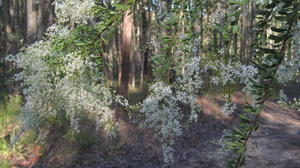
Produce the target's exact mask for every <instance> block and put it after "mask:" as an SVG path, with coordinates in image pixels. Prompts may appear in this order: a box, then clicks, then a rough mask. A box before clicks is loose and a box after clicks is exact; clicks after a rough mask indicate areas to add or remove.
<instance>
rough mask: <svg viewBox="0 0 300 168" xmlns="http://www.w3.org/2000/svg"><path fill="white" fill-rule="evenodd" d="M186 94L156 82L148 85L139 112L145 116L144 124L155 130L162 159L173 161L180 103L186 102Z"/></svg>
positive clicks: (179, 120) (179, 125)
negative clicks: (146, 95)
mask: <svg viewBox="0 0 300 168" xmlns="http://www.w3.org/2000/svg"><path fill="white" fill-rule="evenodd" d="M188 101H189V99H188V96H187V94H186V93H184V92H181V91H174V90H173V89H172V87H171V86H170V85H166V84H165V83H163V82H156V83H154V84H153V85H152V86H151V87H150V94H149V95H148V97H147V98H146V99H145V100H144V101H143V103H142V109H141V112H142V114H143V115H144V116H145V125H146V126H147V127H150V128H152V129H154V130H155V131H156V135H157V136H158V137H160V140H161V142H162V147H163V149H162V150H163V154H164V161H165V162H166V163H170V162H172V161H173V153H172V151H173V149H172V145H173V144H174V138H176V137H178V136H180V135H181V134H182V125H181V123H182V120H183V117H184V116H183V112H182V109H181V105H182V104H188Z"/></svg>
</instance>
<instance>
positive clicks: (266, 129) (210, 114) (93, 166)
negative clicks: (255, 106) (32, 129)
mask: <svg viewBox="0 0 300 168" xmlns="http://www.w3.org/2000/svg"><path fill="white" fill-rule="evenodd" d="M288 88H289V89H288V90H286V93H287V95H288V97H289V98H293V97H298V98H299V96H300V88H297V86H296V85H291V86H289V87H288ZM197 101H198V102H199V103H200V104H202V105H203V114H202V115H201V116H200V118H199V120H198V121H197V122H196V123H194V124H193V125H192V126H191V127H190V128H189V129H186V131H185V133H184V135H183V136H181V137H179V138H178V139H177V140H176V144H175V151H176V152H175V155H174V156H175V162H174V163H173V164H172V165H170V166H168V167H170V168H225V167H226V166H225V157H227V156H228V154H226V153H224V152H223V151H222V145H221V144H220V143H218V140H219V139H220V138H221V137H222V135H223V132H224V130H226V129H230V128H232V126H234V125H237V123H238V114H239V113H240V112H241V110H242V107H243V106H244V105H245V102H244V94H243V93H241V92H236V93H235V94H234V98H233V101H234V102H235V103H236V104H237V105H238V111H237V112H236V113H235V114H234V115H233V116H231V117H225V116H223V115H222V113H221V110H220V109H221V106H222V104H223V103H224V101H223V100H222V99H221V96H220V95H214V94H209V95H204V96H202V98H199V99H198V100H197ZM261 119H262V120H261V124H260V127H259V129H258V130H257V131H256V132H254V133H253V135H252V136H251V138H250V141H249V143H248V147H247V149H248V150H247V157H246V165H245V166H244V167H243V168H299V167H300V112H299V111H297V110H295V109H291V108H289V107H285V106H283V105H281V104H278V103H277V102H276V101H272V100H269V101H267V102H266V104H265V108H264V111H263V112H262V114H261ZM119 126H120V130H119V132H120V134H121V137H122V138H119V139H114V142H112V141H110V140H107V139H106V140H105V139H102V141H101V142H100V143H97V144H93V145H87V147H86V148H80V149H79V147H78V145H76V144H74V143H66V142H65V141H64V140H61V139H60V138H53V140H52V142H50V143H48V144H47V145H46V147H45V146H44V147H43V149H41V147H39V146H35V147H32V148H31V150H29V151H28V152H27V156H26V157H25V160H24V159H23V160H21V161H20V160H18V161H15V162H14V165H16V167H17V166H21V167H35V168H63V167H66V168H161V167H163V158H162V155H161V150H160V144H159V142H158V140H157V139H156V138H155V137H154V136H153V132H151V131H149V130H146V129H141V128H138V127H137V126H136V125H135V124H133V123H130V122H129V121H126V120H125V121H120V123H119ZM57 137H59V135H57ZM40 153H43V155H42V156H41V154H40ZM24 163H27V164H24Z"/></svg>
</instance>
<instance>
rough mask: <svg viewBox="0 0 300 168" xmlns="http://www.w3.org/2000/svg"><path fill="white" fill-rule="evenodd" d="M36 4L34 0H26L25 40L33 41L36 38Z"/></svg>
mask: <svg viewBox="0 0 300 168" xmlns="http://www.w3.org/2000/svg"><path fill="white" fill-rule="evenodd" d="M36 8H37V5H36V1H35V0H26V20H27V25H26V42H27V43H28V44H30V43H33V42H34V41H36V39H37V9H36Z"/></svg>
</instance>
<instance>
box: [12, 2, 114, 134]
mask: <svg viewBox="0 0 300 168" xmlns="http://www.w3.org/2000/svg"><path fill="white" fill-rule="evenodd" d="M54 3H55V4H56V14H57V22H56V23H55V24H54V25H53V26H51V27H50V29H49V31H48V34H47V37H46V38H45V40H43V41H39V42H36V43H34V44H32V45H30V46H28V47H26V48H25V49H23V51H22V52H20V53H19V54H17V55H16V56H9V57H7V60H8V61H13V62H14V63H15V65H16V67H17V68H19V69H20V70H21V72H20V73H18V74H16V76H15V79H16V80H19V81H21V82H22V86H23V87H24V89H23V91H24V93H23V95H24V97H25V103H24V106H23V108H22V117H23V128H24V129H25V130H26V129H32V128H34V129H36V128H40V127H42V126H43V125H45V124H46V123H47V121H49V120H51V119H55V118H66V119H67V120H68V121H69V126H70V131H71V132H74V133H78V132H79V131H80V130H79V128H80V121H81V118H82V117H89V118H91V119H95V120H96V122H97V126H98V127H103V128H105V129H107V130H111V128H112V127H113V125H114V120H113V111H112V109H111V106H112V103H113V100H114V97H115V96H114V94H112V92H111V90H110V89H109V88H107V87H105V86H104V84H103V82H101V81H103V77H102V73H101V69H99V66H97V64H95V62H94V61H93V60H91V59H92V58H94V56H93V55H88V56H86V55H82V54H81V52H80V51H76V50H75V51H72V52H65V51H64V52H63V51H57V50H55V49H54V47H53V45H54V43H53V39H57V38H63V37H65V36H68V34H69V32H70V28H66V27H64V25H65V23H69V22H74V23H76V24H87V23H88V20H89V19H90V18H91V10H92V8H93V6H95V3H94V1H93V0H81V1H79V0H78V1H77V0H76V1H70V0H59V1H55V2H54Z"/></svg>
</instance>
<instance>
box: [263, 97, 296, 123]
mask: <svg viewBox="0 0 300 168" xmlns="http://www.w3.org/2000/svg"><path fill="white" fill-rule="evenodd" d="M297 113H298V111H297V110H295V109H291V108H283V107H282V106H280V105H279V104H277V103H274V102H270V101H268V102H266V103H265V110H264V111H263V113H262V114H261V117H263V118H264V119H266V120H267V121H270V122H274V123H278V124H288V125H290V126H296V127H300V118H299V117H297V115H296V114H297Z"/></svg>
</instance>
